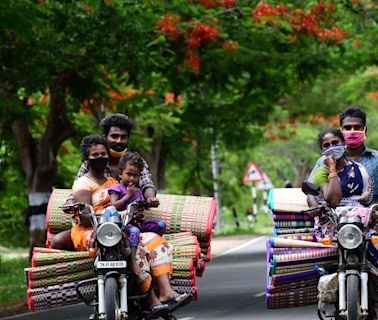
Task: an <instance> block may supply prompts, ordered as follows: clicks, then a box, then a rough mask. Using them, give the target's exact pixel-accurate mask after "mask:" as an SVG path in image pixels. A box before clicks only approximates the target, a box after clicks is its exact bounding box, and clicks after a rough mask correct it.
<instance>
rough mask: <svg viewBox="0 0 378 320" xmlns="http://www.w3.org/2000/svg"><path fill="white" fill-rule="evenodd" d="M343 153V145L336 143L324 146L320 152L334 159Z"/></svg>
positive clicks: (337, 158)
mask: <svg viewBox="0 0 378 320" xmlns="http://www.w3.org/2000/svg"><path fill="white" fill-rule="evenodd" d="M344 153H345V146H344V145H343V144H337V145H334V146H329V147H328V148H325V149H324V150H323V152H322V154H323V156H325V157H328V156H332V157H333V158H334V159H335V160H339V159H340V158H341V157H342V156H343V155H344Z"/></svg>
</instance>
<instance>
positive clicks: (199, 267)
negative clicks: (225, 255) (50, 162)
mask: <svg viewBox="0 0 378 320" xmlns="http://www.w3.org/2000/svg"><path fill="white" fill-rule="evenodd" d="M69 193H70V190H66V189H55V190H54V191H53V193H52V195H51V197H50V201H49V204H48V208H47V217H46V223H47V231H48V239H47V244H46V246H47V247H49V245H50V241H51V237H52V236H53V235H54V234H56V233H58V232H60V231H63V230H66V229H69V228H70V227H71V217H70V215H67V214H64V213H63V212H62V210H61V208H60V206H62V204H63V203H64V202H65V201H66V199H67V196H68V194H69ZM158 198H159V200H160V203H161V204H160V206H159V208H157V209H151V210H149V211H148V212H146V214H145V216H146V218H147V219H162V220H164V221H165V222H166V224H167V233H166V234H165V235H164V237H165V238H166V239H167V241H168V242H169V243H171V244H172V245H173V275H172V279H171V285H172V287H173V288H174V290H176V291H177V292H179V293H184V292H187V293H191V294H193V296H194V299H197V287H196V276H198V277H201V276H202V274H203V272H204V269H205V262H208V261H210V259H211V251H210V241H211V236H212V224H213V221H214V218H215V210H216V209H215V208H216V206H215V201H214V199H213V198H208V197H192V196H176V195H158ZM92 264H93V258H90V257H89V255H88V252H70V251H61V250H53V249H48V248H36V249H35V251H34V252H33V260H32V267H31V268H27V269H25V278H26V282H27V285H28V305H29V308H30V310H31V311H37V310H46V309H50V308H53V307H58V306H63V305H68V304H74V303H78V302H80V301H79V298H78V296H77V293H76V289H75V287H76V284H77V283H78V281H80V280H84V279H91V278H92V277H93V276H94V274H93V267H92ZM82 289H83V291H84V292H85V294H86V295H89V296H91V295H93V294H95V283H93V282H88V285H87V287H85V288H82Z"/></svg>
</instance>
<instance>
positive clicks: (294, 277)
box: [270, 270, 319, 285]
mask: <svg viewBox="0 0 378 320" xmlns="http://www.w3.org/2000/svg"><path fill="white" fill-rule="evenodd" d="M312 278H319V273H318V272H317V271H315V270H310V271H300V272H295V273H290V274H282V275H276V274H275V275H273V276H271V280H270V281H271V284H272V285H277V284H281V283H290V282H294V281H300V280H305V279H312Z"/></svg>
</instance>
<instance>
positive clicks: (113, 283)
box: [105, 277, 120, 320]
mask: <svg viewBox="0 0 378 320" xmlns="http://www.w3.org/2000/svg"><path fill="white" fill-rule="evenodd" d="M119 306H120V301H119V292H118V283H117V280H116V279H115V278H112V277H109V278H106V280H105V308H106V309H105V310H106V319H107V320H118V319H117V315H116V310H118V308H119Z"/></svg>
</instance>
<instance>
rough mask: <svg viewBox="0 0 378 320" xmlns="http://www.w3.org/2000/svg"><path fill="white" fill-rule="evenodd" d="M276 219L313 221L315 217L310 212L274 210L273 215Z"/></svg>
mask: <svg viewBox="0 0 378 320" xmlns="http://www.w3.org/2000/svg"><path fill="white" fill-rule="evenodd" d="M272 217H273V220H274V221H313V220H314V218H313V217H311V216H310V215H308V214H302V213H281V212H274V213H273V215H272Z"/></svg>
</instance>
